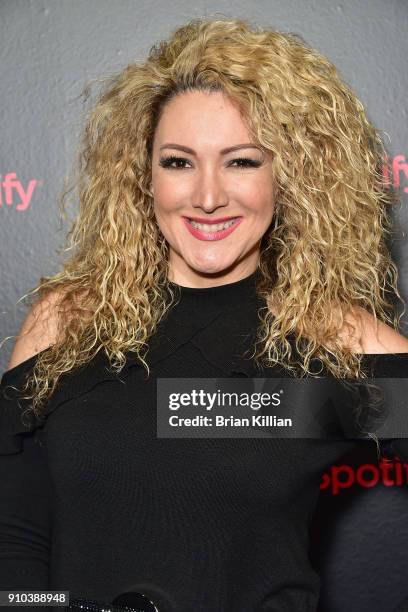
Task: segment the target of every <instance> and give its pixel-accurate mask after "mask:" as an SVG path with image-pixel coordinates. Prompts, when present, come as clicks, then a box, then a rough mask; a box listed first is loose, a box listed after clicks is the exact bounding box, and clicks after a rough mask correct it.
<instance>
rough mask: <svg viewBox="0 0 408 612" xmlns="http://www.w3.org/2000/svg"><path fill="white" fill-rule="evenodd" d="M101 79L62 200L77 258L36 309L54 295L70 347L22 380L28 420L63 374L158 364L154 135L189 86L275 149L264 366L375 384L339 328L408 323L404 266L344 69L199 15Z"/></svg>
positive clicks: (370, 132) (51, 281)
mask: <svg viewBox="0 0 408 612" xmlns="http://www.w3.org/2000/svg"><path fill="white" fill-rule="evenodd" d="M102 82H103V88H102V91H101V92H100V93H99V95H98V100H97V103H96V104H95V105H94V106H93V108H92V110H91V112H90V113H89V116H88V117H87V121H86V127H85V130H84V133H83V137H82V140H81V144H80V147H79V149H78V156H77V162H78V163H77V167H76V171H75V172H74V176H73V187H72V188H71V189H70V190H67V191H65V192H64V193H63V194H62V197H61V204H62V208H63V210H65V205H66V198H67V195H68V194H69V193H70V192H71V191H73V189H74V187H76V188H77V193H78V198H79V212H78V215H77V216H76V218H75V221H74V223H73V225H72V227H71V229H70V231H69V232H68V234H67V241H68V243H69V244H68V248H67V249H65V250H66V251H72V254H71V255H70V257H69V258H68V259H67V261H65V262H63V263H62V269H61V271H60V272H58V273H57V274H54V275H52V276H45V277H41V278H40V281H39V283H38V284H37V285H36V286H35V287H34V289H32V290H31V292H29V293H31V294H32V295H33V296H34V295H35V294H36V296H37V299H38V300H40V299H42V298H44V297H45V296H47V295H50V294H51V293H52V294H53V295H58V296H59V313H60V316H59V322H58V326H59V336H58V338H59V340H58V342H56V343H55V344H53V345H52V346H50V347H49V348H48V349H47V350H45V351H43V352H42V353H41V355H40V356H39V358H38V359H37V362H36V364H35V367H34V369H33V371H32V373H31V376H30V377H29V378H28V379H27V381H26V386H25V388H24V391H26V392H27V391H28V395H26V396H25V397H26V398H29V399H32V400H33V401H32V403H31V406H30V408H29V410H33V412H34V414H36V415H40V414H41V412H42V410H43V406H44V401H45V400H46V399H47V398H49V397H50V396H51V394H52V393H53V391H54V389H55V388H56V385H57V383H58V380H59V378H60V377H61V376H63V375H64V374H66V373H67V372H69V371H72V370H73V369H74V368H76V367H79V366H81V365H83V364H86V363H88V362H89V361H90V360H91V359H92V358H93V357H94V356H95V355H96V354H97V353H98V352H99V351H102V350H103V351H105V353H106V356H107V357H108V359H109V362H110V367H111V368H113V369H114V370H115V371H117V372H120V370H121V369H122V367H123V365H124V364H125V361H126V352H127V351H130V350H131V351H134V352H135V353H136V355H137V358H138V359H140V361H141V363H142V364H143V365H144V367H146V369H147V370H148V364H147V363H146V361H145V357H146V352H145V351H146V349H147V347H148V339H149V337H150V336H151V335H152V334H153V333H154V332H155V330H156V327H157V324H158V323H159V321H160V320H161V319H162V317H163V316H164V315H165V313H166V312H167V310H168V308H170V306H171V304H172V303H174V301H175V300H176V299H177V295H175V294H174V293H173V292H172V290H171V288H170V287H169V284H168V279H167V272H168V244H167V243H166V240H165V239H164V237H163V235H162V234H161V232H160V230H159V227H158V225H157V223H156V221H155V217H154V209H153V197H152V193H151V191H150V182H151V150H152V140H153V135H154V131H155V127H156V125H157V123H158V120H159V118H160V115H161V113H162V112H163V108H164V107H165V104H166V102H167V101H168V100H170V99H171V98H172V97H173V96H175V95H177V94H179V93H181V92H183V91H186V90H190V89H202V90H206V91H217V90H218V91H223V92H225V93H226V94H227V95H229V96H230V97H231V99H233V100H235V101H237V102H238V103H239V105H240V107H241V109H242V112H243V115H244V116H245V117H246V119H247V121H248V125H249V128H250V130H251V132H252V134H253V136H254V138H255V139H256V140H257V142H258V143H259V144H260V145H261V146H262V147H264V149H265V150H267V151H269V152H271V153H272V154H273V162H272V164H273V168H272V170H273V177H274V181H275V185H276V193H277V197H276V204H275V214H274V218H273V221H272V223H271V226H270V227H269V228H268V231H267V232H266V234H265V235H264V237H263V239H262V242H261V254H260V260H259V269H260V271H261V273H262V274H261V280H260V282H259V285H258V288H257V289H258V291H259V293H260V294H261V295H263V296H264V298H265V300H266V305H267V307H266V308H265V309H262V310H263V314H262V317H261V318H260V326H259V329H258V340H259V345H260V348H259V350H256V351H255V355H254V358H255V359H256V360H257V361H258V362H259V363H261V364H262V365H263V366H265V367H272V366H273V365H274V364H277V363H279V364H280V365H283V366H284V367H285V368H287V370H288V371H289V372H292V373H293V372H294V371H299V372H300V375H301V376H304V375H312V372H311V369H310V364H311V360H312V359H313V360H314V359H317V360H320V362H321V363H322V365H323V366H324V367H325V368H326V369H327V371H328V373H329V374H332V375H333V376H335V377H337V378H344V377H351V378H354V377H358V376H361V375H362V374H363V376H364V373H362V370H361V362H360V359H361V358H360V355H359V354H355V353H353V352H352V351H351V350H349V349H348V348H347V347H345V346H344V344H343V343H342V342H341V341H340V339H339V337H338V332H339V329H340V327H341V326H342V325H343V324H344V321H345V315H346V314H347V312H348V310H349V309H350V307H354V306H359V307H362V308H365V309H367V310H369V311H371V312H372V313H373V314H374V315H376V316H377V317H378V318H379V319H381V320H382V321H384V322H389V323H391V324H392V325H393V326H394V328H395V329H398V326H399V319H400V317H401V316H402V314H400V315H399V316H398V314H397V312H396V308H395V305H394V303H393V302H392V301H389V295H392V296H393V297H395V296H397V297H398V298H399V299H401V296H400V295H399V293H398V288H397V268H396V266H395V264H394V263H393V261H392V260H391V257H390V254H389V251H388V249H387V247H386V243H385V238H386V235H387V234H388V233H390V227H391V222H390V220H389V218H388V212H389V208H390V205H391V204H393V203H395V202H396V201H397V197H396V194H395V193H394V192H393V191H392V190H391V189H388V188H387V186H386V185H384V183H383V178H382V172H381V168H382V163H383V159H384V156H385V150H384V145H383V143H382V140H381V137H380V135H379V132H378V131H377V129H376V128H375V127H374V126H373V125H372V124H371V123H370V121H369V120H368V119H367V116H366V114H365V111H364V107H363V104H362V103H361V102H360V101H359V100H358V99H357V97H356V96H355V95H354V93H353V92H352V91H351V89H350V88H349V87H348V85H347V84H345V83H344V81H343V80H342V79H341V77H340V75H339V73H338V71H337V69H336V68H335V67H334V66H333V64H332V63H330V61H329V60H328V59H327V58H325V57H324V56H322V55H321V54H320V53H319V52H318V51H316V50H315V49H313V48H311V47H310V46H309V45H308V44H307V43H306V42H305V41H304V40H303V39H302V38H301V37H300V36H299V35H297V34H293V33H285V32H281V31H277V30H275V29H272V28H268V27H263V28H260V27H256V26H251V25H250V24H249V23H248V22H246V21H244V20H242V19H204V18H203V19H193V20H192V21H190V22H188V23H187V24H186V25H184V26H182V27H179V28H178V29H176V30H175V31H174V32H173V33H172V34H171V36H170V37H169V38H168V39H167V40H164V41H161V42H159V43H157V44H155V45H154V46H153V47H151V49H150V51H149V53H148V56H147V58H145V59H143V60H142V61H135V62H133V63H131V64H129V65H128V66H127V67H126V68H125V69H123V70H122V71H121V72H119V73H118V74H115V75H113V76H111V75H110V76H108V77H107V78H106V79H102ZM387 294H388V295H387ZM26 295H28V294H26ZM26 295H25V296H23V298H25V297H26ZM23 298H21V299H23ZM334 306H335V308H334ZM272 309H273V312H272ZM335 313H336V316H335ZM291 335H292V336H293V337H294V338H295V347H296V352H297V353H298V356H297V358H298V359H297V361H296V360H295V359H294V352H292V347H291V343H290V342H289V340H288V337H289V336H291ZM257 345H258V343H257ZM297 368H298V370H297Z"/></svg>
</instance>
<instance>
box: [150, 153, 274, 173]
mask: <svg viewBox="0 0 408 612" xmlns="http://www.w3.org/2000/svg"><path fill="white" fill-rule="evenodd" d="M186 163H187V164H188V163H190V162H189V160H188V159H186V158H185V157H179V156H177V155H170V156H168V157H162V158H161V159H160V161H159V165H160V166H161V167H162V168H169V169H171V170H183V169H185V168H186V166H184V165H182V164H186ZM236 163H237V164H238V165H236V166H233V164H236ZM173 164H176V165H173ZM261 165H262V162H261V161H259V160H257V159H251V158H250V157H237V158H236V159H233V160H231V162H230V164H229V166H231V167H235V168H259V166H261Z"/></svg>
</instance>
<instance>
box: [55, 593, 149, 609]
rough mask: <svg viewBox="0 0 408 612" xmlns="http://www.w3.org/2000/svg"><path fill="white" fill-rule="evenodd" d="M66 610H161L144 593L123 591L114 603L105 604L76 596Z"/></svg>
mask: <svg viewBox="0 0 408 612" xmlns="http://www.w3.org/2000/svg"><path fill="white" fill-rule="evenodd" d="M65 609H66V610H72V611H76V612H80V611H81V612H161V611H160V610H159V608H158V607H157V606H156V605H155V604H154V603H153V602H152V601H151V600H150V599H149V598H148V597H147V596H146V595H143V593H135V592H134V591H130V592H129V593H122V594H121V595H118V597H115V599H114V600H113V602H112V603H109V604H105V603H102V602H100V601H96V600H94V599H86V598H85V597H76V598H74V599H71V600H70V602H69V606H67V607H66V608H65Z"/></svg>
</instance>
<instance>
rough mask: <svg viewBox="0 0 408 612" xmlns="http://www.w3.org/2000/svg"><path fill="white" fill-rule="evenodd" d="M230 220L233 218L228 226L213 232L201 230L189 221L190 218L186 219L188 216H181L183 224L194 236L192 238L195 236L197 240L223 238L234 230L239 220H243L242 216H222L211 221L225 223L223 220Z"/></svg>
mask: <svg viewBox="0 0 408 612" xmlns="http://www.w3.org/2000/svg"><path fill="white" fill-rule="evenodd" d="M231 220H234V223H233V224H232V225H230V227H227V228H226V229H222V230H217V231H214V232H208V231H205V230H201V229H199V228H197V227H194V226H193V225H192V224H191V223H190V220H189V219H188V217H184V218H183V221H184V224H185V226H186V227H187V229H188V231H189V232H190V234H191V235H192V236H194V238H197V239H198V240H205V241H212V242H213V241H216V240H223V239H224V238H226V237H227V236H229V235H230V234H232V232H234V231H235V230H236V229H237V227H238V225H240V224H241V222H242V221H243V218H242V217H224V220H221V219H217V220H216V221H212V222H211V223H212V224H214V223H225V221H231ZM192 221H196V222H197V223H202V221H198V220H197V219H192ZM204 222H205V223H208V221H207V220H205V221H204Z"/></svg>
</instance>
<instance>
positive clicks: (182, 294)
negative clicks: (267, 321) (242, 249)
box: [169, 268, 260, 313]
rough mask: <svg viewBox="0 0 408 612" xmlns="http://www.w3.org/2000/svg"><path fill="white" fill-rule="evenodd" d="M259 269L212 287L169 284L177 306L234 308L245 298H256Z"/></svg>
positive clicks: (202, 309) (202, 308)
mask: <svg viewBox="0 0 408 612" xmlns="http://www.w3.org/2000/svg"><path fill="white" fill-rule="evenodd" d="M259 275H260V271H259V269H258V268H257V269H256V270H255V272H252V274H250V275H249V276H246V277H244V278H241V279H240V280H238V281H234V282H232V283H225V284H222V285H216V286H212V287H184V286H183V285H179V284H177V283H174V282H172V281H169V286H170V287H171V288H172V289H173V290H174V292H175V295H176V299H177V301H178V306H181V307H183V306H186V307H188V308H194V307H198V308H199V309H200V310H201V311H203V312H204V313H205V311H206V309H207V308H209V309H211V310H212V311H213V310H219V309H222V310H224V309H227V310H229V309H230V308H232V309H234V308H237V306H239V303H240V302H242V301H245V300H248V299H249V300H253V299H254V298H256V283H257V280H258V276H259Z"/></svg>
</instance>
